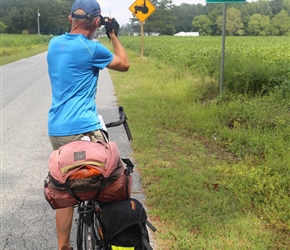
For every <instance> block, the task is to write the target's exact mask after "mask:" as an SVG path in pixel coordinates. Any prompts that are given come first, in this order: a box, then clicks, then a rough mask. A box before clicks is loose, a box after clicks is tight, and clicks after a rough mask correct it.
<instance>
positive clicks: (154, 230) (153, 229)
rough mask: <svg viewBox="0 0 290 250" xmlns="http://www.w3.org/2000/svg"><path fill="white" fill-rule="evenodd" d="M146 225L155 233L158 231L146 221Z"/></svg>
mask: <svg viewBox="0 0 290 250" xmlns="http://www.w3.org/2000/svg"><path fill="white" fill-rule="evenodd" d="M146 225H147V226H148V227H149V228H150V229H151V230H152V232H153V233H155V232H156V231H157V229H156V227H154V226H153V225H152V223H151V222H150V221H148V220H146Z"/></svg>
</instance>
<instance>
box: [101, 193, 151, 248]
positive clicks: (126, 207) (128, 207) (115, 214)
mask: <svg viewBox="0 0 290 250" xmlns="http://www.w3.org/2000/svg"><path fill="white" fill-rule="evenodd" d="M101 223H102V226H103V233H104V235H105V241H106V246H107V248H108V249H110V250H111V249H112V250H114V249H124V250H126V249H128V250H129V249H130V250H132V249H134V250H143V249H147V250H153V248H152V247H151V246H150V244H149V234H148V230H147V227H146V225H147V226H148V227H149V228H150V229H151V230H152V231H153V232H155V231H156V228H155V227H154V226H153V225H152V224H151V223H150V222H149V221H148V220H147V214H146V211H145V209H144V207H143V205H142V203H141V202H139V201H138V200H136V199H133V198H130V199H128V200H123V201H117V202H112V203H109V204H106V205H103V206H102V218H101Z"/></svg>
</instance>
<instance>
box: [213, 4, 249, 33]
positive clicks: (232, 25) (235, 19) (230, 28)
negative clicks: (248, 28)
mask: <svg viewBox="0 0 290 250" xmlns="http://www.w3.org/2000/svg"><path fill="white" fill-rule="evenodd" d="M216 23H217V25H218V27H219V28H220V29H222V23H223V16H219V17H218V19H217V21H216ZM243 28H244V24H243V22H242V20H241V11H240V10H238V9H236V8H233V7H230V8H228V9H227V15H226V33H227V34H228V35H230V36H234V35H243V34H244V30H243Z"/></svg>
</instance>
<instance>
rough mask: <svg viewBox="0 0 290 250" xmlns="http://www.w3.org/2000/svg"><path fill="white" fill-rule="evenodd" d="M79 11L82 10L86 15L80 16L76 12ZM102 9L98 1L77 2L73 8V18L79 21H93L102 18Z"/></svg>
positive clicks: (85, 0) (82, 0) (79, 0)
mask: <svg viewBox="0 0 290 250" xmlns="http://www.w3.org/2000/svg"><path fill="white" fill-rule="evenodd" d="M78 9H82V10H83V11H84V12H85V13H86V14H85V15H78V14H75V13H74V12H75V11H76V10H78ZM100 14H101V8H100V5H99V3H98V2H97V1H96V0H76V1H75V2H74V3H73V5H72V7H71V16H72V17H73V18H79V19H92V18H95V17H97V16H100Z"/></svg>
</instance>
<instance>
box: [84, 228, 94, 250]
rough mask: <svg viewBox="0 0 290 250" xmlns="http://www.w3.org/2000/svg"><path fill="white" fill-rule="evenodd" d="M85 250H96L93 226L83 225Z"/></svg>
mask: <svg viewBox="0 0 290 250" xmlns="http://www.w3.org/2000/svg"><path fill="white" fill-rule="evenodd" d="M84 241H85V250H96V244H95V243H96V242H95V236H94V229H93V225H90V226H89V225H88V224H86V223H84Z"/></svg>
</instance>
